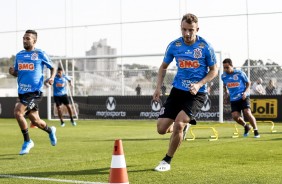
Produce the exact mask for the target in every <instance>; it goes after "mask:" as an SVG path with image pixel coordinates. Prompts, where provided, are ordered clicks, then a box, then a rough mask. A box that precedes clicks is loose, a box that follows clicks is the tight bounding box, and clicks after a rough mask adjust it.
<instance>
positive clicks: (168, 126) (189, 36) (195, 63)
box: [153, 14, 218, 171]
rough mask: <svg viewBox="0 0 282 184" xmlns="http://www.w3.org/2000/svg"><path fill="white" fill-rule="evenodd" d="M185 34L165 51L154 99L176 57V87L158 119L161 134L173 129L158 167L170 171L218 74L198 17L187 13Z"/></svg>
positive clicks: (157, 97)
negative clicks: (210, 84)
mask: <svg viewBox="0 0 282 184" xmlns="http://www.w3.org/2000/svg"><path fill="white" fill-rule="evenodd" d="M180 27H181V32H182V37H180V38H178V39H176V40H174V41H172V42H171V43H170V44H169V45H168V47H167V50H166V52H165V56H164V59H163V62H162V64H161V66H160V68H159V71H158V80H157V87H156V90H155V92H154V94H153V99H154V100H156V101H158V100H159V98H160V94H161V86H162V84H163V81H164V77H165V74H166V69H167V68H168V66H169V64H170V63H171V62H172V61H173V60H174V59H175V62H176V67H177V68H178V70H177V74H176V76H175V78H174V81H173V84H172V85H173V88H172V90H171V92H170V94H169V96H168V98H167V100H166V102H165V103H164V105H163V107H162V109H161V111H160V116H159V118H158V121H157V131H158V133H159V134H166V133H168V132H172V135H171V138H170V143H169V148H168V151H167V153H166V155H165V157H164V158H163V160H162V161H161V162H160V164H159V165H158V166H157V167H156V168H155V170H156V171H168V170H170V162H171V159H172V157H173V155H174V154H175V152H176V150H177V148H178V147H179V145H180V144H181V142H182V140H183V139H184V137H185V135H184V134H186V131H187V130H188V128H189V126H190V124H196V121H195V118H194V116H195V114H196V112H197V111H198V110H200V109H201V108H202V106H203V104H204V102H205V100H206V97H207V96H206V95H207V84H206V83H207V82H210V81H211V80H212V79H213V78H215V77H216V76H217V75H218V68H217V64H216V56H215V52H214V49H213V48H212V46H211V45H210V44H209V43H208V42H207V41H206V40H205V39H203V38H202V37H200V36H198V35H197V32H198V31H199V27H198V18H197V17H196V16H195V15H193V14H186V15H184V16H183V18H182V20H181V26H180Z"/></svg>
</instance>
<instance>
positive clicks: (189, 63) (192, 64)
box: [179, 59, 200, 68]
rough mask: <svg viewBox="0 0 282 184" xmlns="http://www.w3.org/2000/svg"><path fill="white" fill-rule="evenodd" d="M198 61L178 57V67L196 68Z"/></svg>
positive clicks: (198, 64)
mask: <svg viewBox="0 0 282 184" xmlns="http://www.w3.org/2000/svg"><path fill="white" fill-rule="evenodd" d="M199 66H200V63H199V61H198V60H193V61H192V60H181V59H179V67H180V68H198V67H199Z"/></svg>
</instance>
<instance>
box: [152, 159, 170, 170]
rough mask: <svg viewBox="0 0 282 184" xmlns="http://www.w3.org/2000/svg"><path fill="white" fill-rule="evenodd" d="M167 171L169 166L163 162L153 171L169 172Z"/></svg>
mask: <svg viewBox="0 0 282 184" xmlns="http://www.w3.org/2000/svg"><path fill="white" fill-rule="evenodd" d="M169 170H170V164H169V163H167V162H166V161H164V160H162V161H161V162H160V164H159V165H158V166H157V167H156V168H155V171H159V172H163V171H169Z"/></svg>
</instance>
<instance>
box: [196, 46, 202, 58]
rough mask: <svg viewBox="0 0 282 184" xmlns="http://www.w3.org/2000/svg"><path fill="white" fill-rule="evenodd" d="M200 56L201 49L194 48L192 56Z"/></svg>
mask: <svg viewBox="0 0 282 184" xmlns="http://www.w3.org/2000/svg"><path fill="white" fill-rule="evenodd" d="M200 57H202V49H199V48H196V49H194V58H200Z"/></svg>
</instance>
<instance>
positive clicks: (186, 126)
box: [182, 123, 190, 140]
mask: <svg viewBox="0 0 282 184" xmlns="http://www.w3.org/2000/svg"><path fill="white" fill-rule="evenodd" d="M189 127H190V124H189V123H188V124H186V125H185V127H184V129H183V134H182V140H185V138H186V134H187V131H188V129H189Z"/></svg>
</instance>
